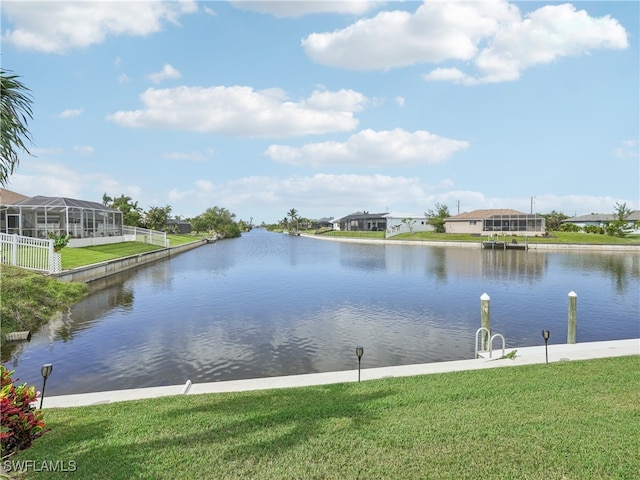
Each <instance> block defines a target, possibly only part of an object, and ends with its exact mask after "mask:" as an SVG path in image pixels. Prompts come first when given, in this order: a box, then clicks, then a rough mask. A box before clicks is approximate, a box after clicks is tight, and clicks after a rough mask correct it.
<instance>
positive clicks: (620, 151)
mask: <svg viewBox="0 0 640 480" xmlns="http://www.w3.org/2000/svg"><path fill="white" fill-rule="evenodd" d="M614 154H615V156H616V157H618V158H623V159H627V158H638V143H637V142H636V141H635V140H623V141H622V142H620V146H619V147H617V148H616V149H615V150H614Z"/></svg>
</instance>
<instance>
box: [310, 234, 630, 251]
mask: <svg viewBox="0 0 640 480" xmlns="http://www.w3.org/2000/svg"><path fill="white" fill-rule="evenodd" d="M300 236H301V237H307V238H313V239H316V240H328V241H335V242H346V243H362V244H368V245H409V246H433V247H456V248H457V247H464V248H479V249H481V248H482V242H481V241H478V242H467V241H462V240H393V239H388V238H360V237H328V236H325V235H312V234H309V233H301V234H300ZM527 246H528V249H529V250H565V251H567V250H568V251H580V250H588V251H592V252H594V251H601V252H633V251H636V252H640V245H620V244H607V243H603V244H600V243H528V244H527Z"/></svg>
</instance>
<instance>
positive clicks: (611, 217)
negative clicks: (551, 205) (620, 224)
mask: <svg viewBox="0 0 640 480" xmlns="http://www.w3.org/2000/svg"><path fill="white" fill-rule="evenodd" d="M615 220H617V216H616V215H615V214H612V213H608V214H607V213H594V214H591V215H581V216H578V217H572V218H567V219H566V220H563V221H562V222H560V223H571V224H573V225H577V226H578V227H580V228H584V227H586V226H594V227H601V228H605V227H606V226H607V225H609V224H610V223H611V222H614V221H615ZM627 222H628V223H629V228H630V229H633V231H634V232H638V231H640V227H639V226H638V222H640V210H633V211H632V212H631V213H630V214H629V216H628V217H627Z"/></svg>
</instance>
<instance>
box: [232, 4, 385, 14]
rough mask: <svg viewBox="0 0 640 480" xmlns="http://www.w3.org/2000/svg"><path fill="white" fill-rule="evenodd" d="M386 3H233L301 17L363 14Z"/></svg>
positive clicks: (260, 10) (242, 8) (254, 10)
mask: <svg viewBox="0 0 640 480" xmlns="http://www.w3.org/2000/svg"><path fill="white" fill-rule="evenodd" d="M381 3H384V2H381V1H376V0H373V1H372V0H355V1H353V0H352V1H346V0H339V1H319V0H304V1H303V0H297V1H272V0H267V1H264V0H262V1H261V0H257V1H250V0H237V1H232V2H231V4H232V5H233V6H234V7H236V8H238V9H241V10H249V11H253V12H258V13H264V14H268V15H273V16H276V17H291V18H295V17H301V16H303V15H310V14H315V13H340V14H350V15H362V14H364V13H366V12H368V11H369V10H371V9H373V8H375V7H376V6H378V5H379V4H381Z"/></svg>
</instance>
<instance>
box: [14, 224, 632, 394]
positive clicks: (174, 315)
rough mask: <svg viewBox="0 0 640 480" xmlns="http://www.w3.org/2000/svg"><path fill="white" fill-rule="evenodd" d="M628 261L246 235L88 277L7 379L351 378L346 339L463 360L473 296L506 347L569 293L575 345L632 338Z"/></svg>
mask: <svg viewBox="0 0 640 480" xmlns="http://www.w3.org/2000/svg"><path fill="white" fill-rule="evenodd" d="M639 259H640V256H639V255H633V254H632V255H627V254H624V255H615V254H614V255H598V254H593V253H588V254H586V253H585V254H582V253H580V254H578V253H574V254H567V253H556V252H552V253H551V252H541V251H531V250H530V251H528V252H522V251H506V252H503V251H500V252H498V251H487V250H482V249H480V248H454V247H451V248H444V247H427V246H424V245H422V246H418V245H413V246H410V247H408V246H397V245H387V246H382V245H378V246H371V245H366V246H363V245H356V244H341V243H337V242H322V241H316V240H312V239H306V238H304V237H296V238H294V237H290V236H288V235H278V234H269V233H266V232H257V233H254V232H251V233H249V234H248V235H243V237H242V238H240V239H235V240H228V241H227V240H225V241H220V242H218V243H216V244H215V245H208V246H203V247H200V248H198V249H195V250H192V251H189V252H184V253H182V254H180V255H177V256H175V257H172V258H171V260H170V261H166V262H164V261H163V262H159V263H158V264H154V265H150V266H147V267H145V268H143V269H139V270H136V271H133V272H124V273H123V274H118V275H116V276H114V277H113V278H110V279H105V280H104V281H99V282H96V283H92V294H91V295H90V296H89V297H88V298H86V299H84V300H82V301H81V302H79V303H78V304H77V305H75V306H74V307H73V308H72V314H71V316H67V317H66V318H59V319H57V320H56V321H54V322H52V323H51V324H50V325H48V326H47V327H46V328H44V329H43V330H42V332H40V333H39V334H36V335H34V338H33V339H32V342H31V343H29V344H24V346H21V347H20V348H19V349H18V350H17V352H19V353H18V355H17V356H18V357H19V358H18V360H19V364H20V368H19V370H20V371H19V372H17V373H18V376H19V377H20V378H22V379H23V380H24V381H27V382H29V381H31V382H35V383H36V384H37V383H38V382H41V378H40V373H39V372H40V366H41V365H42V364H43V363H49V362H53V363H54V365H55V368H54V376H53V377H52V379H51V381H50V383H48V384H47V389H48V391H49V390H50V394H52V395H53V394H61V393H74V392H83V391H92V390H95V391H98V390H109V389H122V388H135V387H141V386H155V385H163V384H183V383H184V382H185V381H186V380H187V379H190V380H192V381H194V382H205V381H216V380H231V379H240V378H256V377H266V376H274V375H289V374H299V373H310V372H324V371H334V370H347V369H355V368H357V358H356V356H355V347H356V345H363V346H364V348H365V354H364V357H363V367H364V368H369V367H375V366H383V365H400V364H410V363H422V362H430V361H440V360H452V359H458V358H471V356H472V355H473V349H474V346H473V341H474V333H475V330H476V329H477V327H479V323H480V295H481V294H482V293H483V292H487V293H488V294H489V295H490V296H491V300H492V305H491V312H492V324H493V325H492V327H493V329H494V331H495V332H497V333H502V334H504V335H505V337H506V339H507V347H508V348H509V347H511V346H514V347H517V346H521V345H522V346H524V345H534V344H538V343H539V342H540V333H539V332H540V329H541V328H543V327H544V328H548V329H550V330H551V331H552V332H553V331H556V332H558V331H561V330H564V329H565V328H566V318H567V317H566V314H567V313H566V312H567V310H566V308H567V296H566V295H567V293H568V292H569V291H570V290H575V291H576V292H577V293H578V295H579V299H578V311H579V322H580V323H579V327H578V331H579V337H580V338H579V341H593V340H600V339H617V338H621V335H626V333H625V332H628V331H629V329H632V330H633V332H634V333H633V334H634V335H637V331H638V324H637V318H638V308H639V306H638V301H639V299H638V296H637V295H632V294H630V293H627V294H626V295H622V293H621V292H624V291H627V292H630V291H631V288H630V287H629V286H630V285H631V286H634V285H637V279H638V277H639V274H638V270H639V269H640V267H639V266H638V263H640V260H639ZM634 275H635V276H634ZM534 287H535V288H534ZM602 318H606V319H608V320H607V322H606V325H602V323H598V324H597V325H598V326H597V329H596V328H594V319H595V320H598V321H599V320H600V319H602ZM67 329H68V333H69V336H68V337H67V338H68V339H67V341H66V342H65V341H62V340H61V339H60V338H61V337H64V336H65V335H66V333H65V332H66V331H67ZM595 330H597V332H596V333H595V334H594V333H593V332H594V331H595ZM52 332H54V333H53V334H52ZM596 335H598V338H594V336H596ZM602 335H604V337H602ZM558 337H559V335H556V336H555V337H553V336H552V338H558ZM52 338H53V339H54V340H53V341H52Z"/></svg>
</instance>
